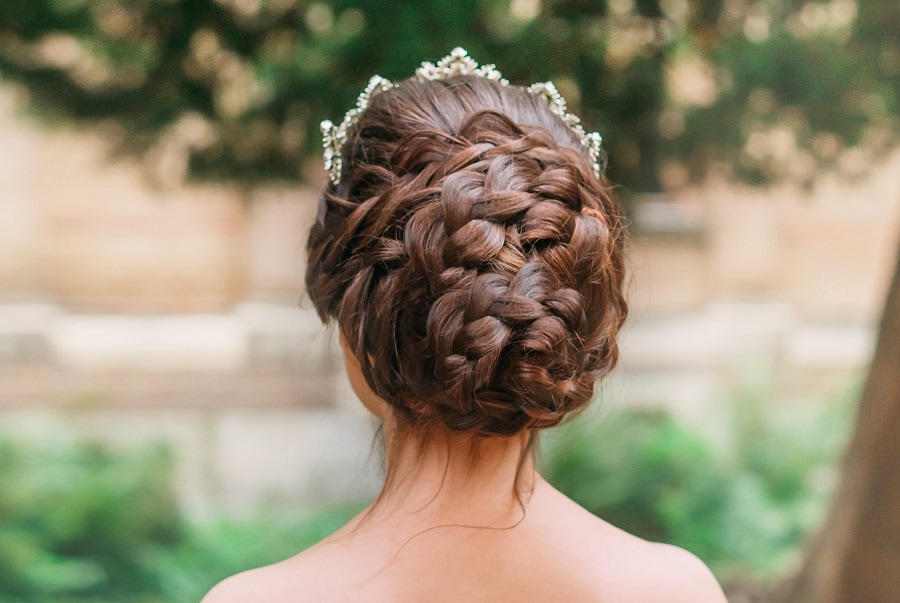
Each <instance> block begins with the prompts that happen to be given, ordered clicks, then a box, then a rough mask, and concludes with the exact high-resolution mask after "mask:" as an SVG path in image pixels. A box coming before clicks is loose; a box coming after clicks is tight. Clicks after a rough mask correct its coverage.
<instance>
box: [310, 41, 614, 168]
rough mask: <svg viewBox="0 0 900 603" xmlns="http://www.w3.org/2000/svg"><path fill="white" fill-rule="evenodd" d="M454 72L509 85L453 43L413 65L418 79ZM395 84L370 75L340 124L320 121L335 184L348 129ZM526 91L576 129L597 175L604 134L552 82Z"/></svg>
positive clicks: (442, 78) (491, 66)
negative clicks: (588, 126) (437, 56)
mask: <svg viewBox="0 0 900 603" xmlns="http://www.w3.org/2000/svg"><path fill="white" fill-rule="evenodd" d="M457 75H476V76H479V77H483V78H486V79H489V80H493V81H495V82H499V83H500V84H502V85H504V86H508V85H509V82H508V81H507V80H505V79H504V78H503V76H501V75H500V72H499V71H497V68H496V67H494V65H481V66H479V65H478V63H476V62H475V61H474V60H473V59H472V57H470V56H469V53H467V52H466V51H465V50H464V49H462V48H460V47H456V48H454V49H453V51H452V52H451V53H450V54H449V55H447V56H445V57H444V58H443V59H441V60H440V61H438V62H437V64H434V63H431V62H429V61H425V62H424V63H422V66H421V67H419V68H418V69H416V78H417V79H418V80H419V81H428V80H445V79H447V78H451V77H454V76H457ZM393 87H394V83H393V82H391V81H390V80H388V79H385V78H383V77H381V76H380V75H373V76H372V77H371V78H370V79H369V84H368V85H367V86H366V88H365V90H363V91H362V93H361V94H360V95H359V98H357V99H356V106H355V107H353V108H352V109H350V110H349V111H347V113H346V115H344V119H343V120H342V121H341V123H340V124H337V125H335V124H334V123H332V122H331V121H330V120H328V119H326V120H324V121H323V122H322V123H321V126H320V127H321V128H322V146H324V147H325V153H324V158H325V171H326V172H328V177H329V178H330V179H331V181H332V182H333V183H335V184H337V183H338V182H340V180H341V169H342V168H343V160H342V158H341V149H342V148H343V146H344V143H345V142H347V133H348V132H349V130H350V129H351V128H352V127H353V125H354V124H355V123H356V122H357V120H358V119H359V116H360V114H362V112H363V111H365V110H366V108H367V107H368V106H369V101H370V100H371V98H372V97H373V96H374V95H375V94H378V93H379V92H384V91H385V90H389V89H391V88H393ZM527 90H528V92H530V93H532V94H536V95H539V96H543V97H544V98H546V99H547V102H548V103H549V104H550V111H552V112H553V113H554V114H556V115H558V116H559V117H560V118H561V119H562V120H563V121H564V122H565V123H566V125H567V126H569V128H570V129H571V130H572V131H573V132H574V133H575V135H576V136H577V137H578V139H579V140H580V141H581V145H582V146H583V147H584V148H585V150H587V153H588V157H590V160H591V164H592V165H593V168H594V174H596V175H597V177H598V178H599V177H600V173H601V171H602V168H601V166H600V145H601V144H602V142H603V138H602V137H601V136H600V134H598V133H597V132H586V131H585V129H584V126H583V125H582V124H581V119H580V118H579V117H578V116H577V115H573V114H572V113H569V111H568V109H567V108H566V100H565V99H564V98H563V97H562V95H561V94H560V93H559V90H557V89H556V86H554V85H553V82H540V83H537V84H532V85H531V86H528V88H527Z"/></svg>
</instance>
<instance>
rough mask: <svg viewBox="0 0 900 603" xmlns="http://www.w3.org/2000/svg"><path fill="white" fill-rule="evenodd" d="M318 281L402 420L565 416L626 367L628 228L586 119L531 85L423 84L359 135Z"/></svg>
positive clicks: (512, 423) (352, 138)
mask: <svg viewBox="0 0 900 603" xmlns="http://www.w3.org/2000/svg"><path fill="white" fill-rule="evenodd" d="M343 166H344V167H343V172H342V176H341V180H340V182H339V183H338V184H337V185H334V184H329V185H328V187H327V188H326V189H325V191H324V193H323V194H322V197H321V199H320V204H319V212H318V216H317V219H316V222H315V224H314V226H313V228H312V231H311V233H310V236H309V246H308V251H309V254H308V257H309V260H308V261H309V265H308V269H307V273H306V284H307V287H308V290H309V293H310V296H311V298H312V300H313V303H314V305H315V307H316V309H317V311H318V313H319V315H320V317H321V318H322V319H323V321H325V322H328V321H329V320H331V319H336V320H337V322H338V325H339V327H340V330H341V333H342V334H343V335H344V337H345V338H346V340H347V342H348V343H349V345H350V348H351V349H352V350H353V353H354V355H355V356H356V357H357V359H358V360H359V362H360V365H361V367H362V372H363V375H364V377H365V379H366V382H367V383H368V385H369V387H370V388H371V389H372V390H373V391H374V392H375V394H377V395H378V396H379V397H380V398H382V399H384V400H385V401H387V402H388V403H389V404H390V405H391V406H392V407H393V409H394V415H395V417H396V419H397V420H398V422H399V423H400V424H401V425H407V426H410V427H412V428H413V429H421V430H425V431H427V430H432V429H436V428H437V429H448V430H450V431H453V432H467V433H472V434H477V435H483V436H490V435H499V436H505V435H512V434H516V433H519V432H521V431H523V430H533V429H537V428H543V427H549V426H552V425H555V424H557V423H559V422H560V421H561V420H562V419H563V418H564V417H565V416H566V414H567V413H569V412H571V411H573V410H577V409H579V408H582V407H583V406H585V405H586V404H587V403H588V402H589V401H590V399H591V396H592V393H593V386H594V382H595V381H596V380H597V379H598V378H599V377H600V376H602V375H604V374H606V373H607V372H608V371H609V370H610V369H611V368H612V367H613V366H614V365H615V363H616V359H617V357H618V351H617V346H616V334H617V331H618V329H619V327H620V326H621V324H622V321H623V320H624V319H625V315H626V304H625V301H624V298H623V295H622V280H623V259H622V247H623V237H624V228H623V224H622V219H621V216H620V214H619V210H618V208H617V205H616V203H615V201H614V199H613V197H612V195H611V192H610V186H609V185H608V183H607V182H606V181H605V180H604V179H602V178H601V179H598V178H597V176H596V175H595V174H594V173H593V170H592V166H591V162H590V160H589V159H588V157H587V155H586V152H585V151H584V150H583V148H582V147H581V144H580V141H579V139H578V138H577V137H576V136H575V134H574V133H573V132H572V130H571V129H570V128H569V127H568V126H567V125H566V124H565V123H564V122H563V121H562V120H561V119H560V118H559V117H558V116H556V115H555V114H553V113H552V112H551V111H550V109H549V105H548V103H547V101H546V100H545V99H544V98H542V97H539V96H536V95H533V94H531V93H529V92H528V91H526V90H525V89H524V88H519V87H513V86H503V85H501V84H499V83H497V82H494V81H490V80H487V79H485V78H481V77H476V76H456V77H452V78H449V79H446V80H442V81H426V82H419V81H416V80H407V81H405V82H402V83H401V84H399V85H397V86H395V87H394V88H391V89H389V90H387V91H385V92H382V93H380V94H377V95H375V96H374V97H373V98H372V100H371V103H370V105H369V107H368V108H367V109H366V110H365V111H364V112H363V114H362V115H361V116H360V118H359V121H358V122H357V124H356V125H355V127H354V128H353V129H351V131H350V133H349V137H348V140H347V142H346V143H345V145H344V148H343Z"/></svg>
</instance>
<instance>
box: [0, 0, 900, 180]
mask: <svg viewBox="0 0 900 603" xmlns="http://www.w3.org/2000/svg"><path fill="white" fill-rule="evenodd" d="M898 23H900V4H898V3H897V2H884V1H883V0H828V1H813V0H809V1H801V0H788V1H776V0H747V1H741V2H724V1H721V0H705V1H703V2H687V1H686V0H610V1H600V2H589V1H585V0H543V1H542V0H460V1H453V2H450V1H448V0H433V1H431V2H401V1H397V0H393V1H385V0H380V1H377V2H376V1H375V0H317V1H310V0H4V2H3V3H0V74H2V75H3V77H4V78H6V79H8V80H11V81H15V82H20V83H21V84H22V85H24V87H25V88H26V89H27V90H28V91H29V93H30V106H31V108H32V109H34V110H36V111H39V112H41V113H42V114H43V115H46V116H50V117H51V118H55V119H75V120H78V121H79V122H83V123H93V124H99V125H101V126H102V127H103V131H104V132H106V133H107V134H109V135H110V137H111V138H112V139H114V140H117V141H118V142H119V148H120V149H121V150H124V151H129V152H133V153H137V154H139V155H140V156H142V157H143V158H144V159H145V160H146V165H147V166H148V172H149V173H150V174H151V175H154V177H155V178H158V179H160V180H164V181H167V182H168V181H172V180H178V179H180V178H183V177H187V176H195V177H204V178H221V179H228V180H233V179H241V180H247V181H258V180H260V179H264V178H289V179H293V178H297V177H299V175H300V173H301V170H300V166H301V164H302V162H303V159H304V158H306V157H308V156H310V155H318V152H319V144H320V142H319V140H320V139H319V134H318V130H317V124H318V122H319V120H321V119H323V118H326V117H328V118H331V119H336V118H339V117H340V116H341V115H342V114H343V112H344V111H346V110H347V109H348V108H349V107H350V106H351V105H352V103H353V100H354V98H355V96H356V95H357V94H358V93H359V91H360V90H361V89H362V87H363V85H364V83H365V81H366V80H367V79H368V77H369V76H370V75H371V74H373V73H376V72H378V73H380V74H382V75H384V76H386V77H389V78H392V79H402V78H405V77H409V76H410V75H411V74H412V72H413V70H414V68H415V67H416V66H417V65H418V63H419V62H421V61H422V60H426V59H429V60H435V59H438V58H440V57H442V56H444V55H445V54H447V53H448V52H449V50H450V49H451V48H452V47H454V46H456V45H462V46H465V47H466V48H467V49H468V50H469V51H470V52H471V53H472V55H473V56H474V57H475V58H476V60H479V61H481V62H493V63H496V64H497V65H498V66H499V68H500V69H501V70H502V71H503V73H504V74H505V75H506V76H507V77H508V78H509V79H510V80H511V81H513V82H517V83H523V84H525V83H530V82H533V81H539V80H545V79H553V80H554V81H556V83H557V84H558V85H559V87H560V89H561V91H562V92H563V93H564V95H565V96H567V98H568V99H569V101H570V104H571V105H572V106H573V107H574V108H575V110H576V111H577V112H578V113H579V114H581V115H582V117H583V118H584V119H585V121H586V122H587V124H588V125H589V126H590V127H591V128H594V129H598V130H599V131H600V132H601V133H602V134H603V135H604V139H605V141H604V145H605V147H606V148H607V150H608V151H609V154H610V168H609V169H610V176H611V177H612V179H613V180H614V181H616V182H619V183H621V184H623V185H625V186H626V187H629V188H630V189H632V190H637V191H648V190H657V189H659V188H660V187H661V186H666V187H672V186H678V185H679V184H682V183H684V182H687V181H689V180H690V179H692V178H698V177H702V176H703V174H704V173H706V170H707V168H708V167H709V166H710V165H711V164H712V165H715V166H718V167H722V166H724V167H725V168H726V169H727V170H730V171H731V173H732V175H733V176H736V177H739V178H742V179H744V180H747V181H750V182H760V183H761V182H771V181H778V180H783V179H792V180H796V181H799V182H808V181H809V180H810V179H811V177H812V176H813V175H814V173H815V172H816V170H818V169H820V168H822V167H836V168H838V169H841V170H843V171H845V172H847V173H850V174H853V173H857V172H860V171H861V170H863V169H864V168H865V167H866V166H867V165H868V164H869V163H871V160H874V159H876V158H877V157H878V156H879V153H881V152H883V151H884V149H885V148H887V147H889V146H891V145H892V144H894V143H895V141H896V138H895V135H896V131H897V112H898V107H900V101H898V81H900V42H898V40H900V31H898V28H900V26H898ZM851 149H853V150H855V151H854V152H853V153H847V151H848V150H851Z"/></svg>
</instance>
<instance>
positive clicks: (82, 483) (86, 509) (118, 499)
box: [0, 441, 185, 603]
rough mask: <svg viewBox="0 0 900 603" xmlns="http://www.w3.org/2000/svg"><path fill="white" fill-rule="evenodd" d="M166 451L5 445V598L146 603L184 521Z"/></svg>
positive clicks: (0, 470) (0, 526)
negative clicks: (156, 559) (159, 558)
mask: <svg viewBox="0 0 900 603" xmlns="http://www.w3.org/2000/svg"><path fill="white" fill-rule="evenodd" d="M169 466H170V462H169V458H168V455H167V454H166V453H165V452H164V451H163V450H161V449H153V450H147V451H145V452H142V453H140V454H134V455H126V456H114V455H112V454H110V453H109V452H107V451H105V450H103V449H102V448H100V447H97V446H94V445H89V444H85V445H79V446H76V447H71V446H61V447H53V446H51V447H47V446H46V445H45V446H37V445H23V444H13V443H12V442H10V441H2V442H0V601H3V602H4V603H18V602H23V603H24V602H26V601H27V602H28V603H43V602H48V603H49V602H51V601H52V602H54V603H63V602H69V601H72V602H74V601H79V602H88V601H101V600H102V601H111V600H130V601H139V600H142V598H143V597H144V596H146V595H148V594H151V593H155V592H157V591H158V590H159V588H160V581H159V577H158V576H157V574H156V572H154V571H152V568H151V567H150V565H149V563H148V562H149V560H150V558H151V557H152V556H153V555H154V554H155V553H156V552H157V551H159V550H162V549H164V548H169V547H173V546H177V545H178V544H179V543H180V542H181V541H182V540H183V538H184V530H185V525H184V522H183V521H182V519H181V514H180V511H179V510H178V507H177V505H176V502H175V499H174V496H173V494H172V487H171V479H170V477H171V476H170V471H169Z"/></svg>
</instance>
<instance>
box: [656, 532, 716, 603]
mask: <svg viewBox="0 0 900 603" xmlns="http://www.w3.org/2000/svg"><path fill="white" fill-rule="evenodd" d="M646 544H647V546H649V547H652V548H653V555H654V557H655V560H656V563H655V571H654V574H655V575H656V577H657V578H658V580H657V581H656V589H657V592H656V593H653V594H654V595H658V596H659V600H661V601H662V600H664V601H672V602H673V603H674V602H676V601H684V602H685V603H687V602H691V603H726V599H725V594H724V593H723V592H722V587H721V586H719V583H718V581H717V580H716V578H715V576H713V574H712V572H711V571H710V569H709V568H708V567H707V566H706V564H705V563H703V561H701V560H700V559H699V558H698V557H697V556H696V555H694V554H693V553H690V552H689V551H686V550H684V549H682V548H679V547H677V546H672V545H669V544H659V543H649V542H648V543H646ZM654 600H656V599H654Z"/></svg>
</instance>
